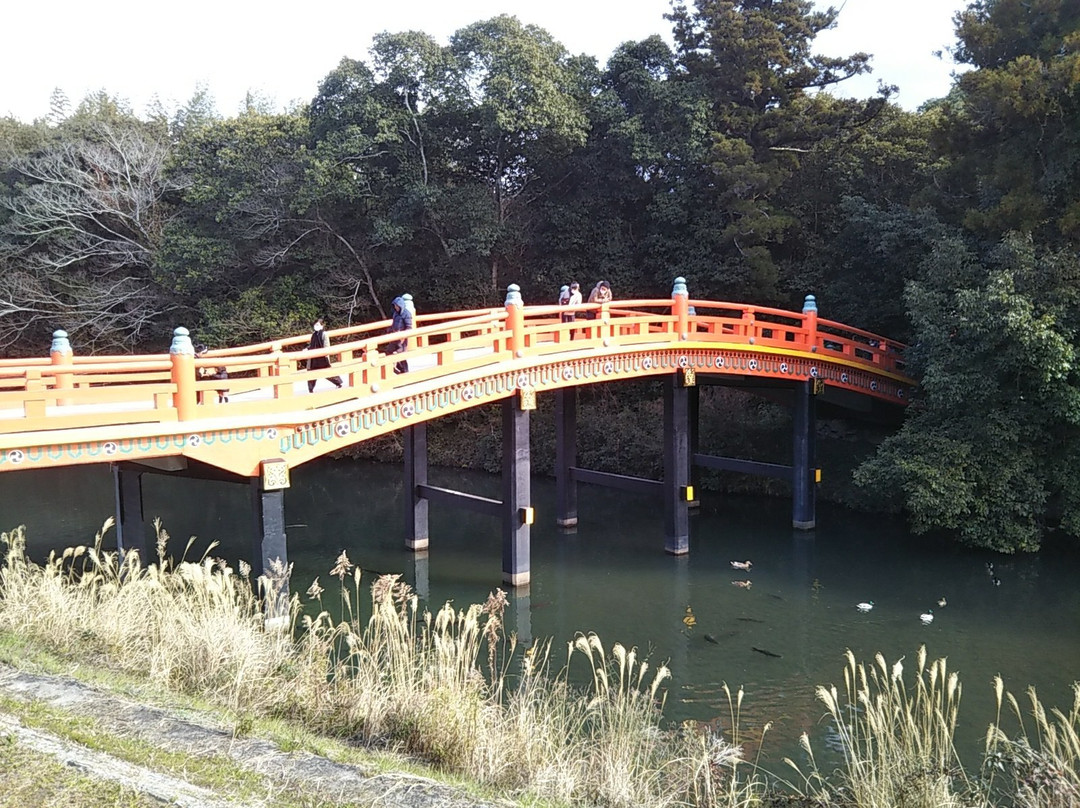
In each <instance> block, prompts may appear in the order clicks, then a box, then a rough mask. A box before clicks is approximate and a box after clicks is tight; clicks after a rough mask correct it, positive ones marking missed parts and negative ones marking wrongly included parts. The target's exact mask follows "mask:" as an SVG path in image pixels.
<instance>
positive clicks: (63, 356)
mask: <svg viewBox="0 0 1080 808" xmlns="http://www.w3.org/2000/svg"><path fill="white" fill-rule="evenodd" d="M515 294H516V292H515ZM691 312H693V313H691ZM568 313H572V314H574V315H575V316H574V318H572V319H571V320H570V321H569V322H563V318H562V315H565V314H568ZM390 323H391V321H390V320H379V321H376V322H374V323H362V324H358V325H354V326H346V327H344V328H338V329H330V330H328V332H327V334H328V336H329V337H330V338H331V339H332V340H333V341H332V342H331V343H330V344H329V345H328V347H326V348H321V349H317V350H309V349H308V348H307V344H308V341H309V336H308V335H306V334H300V335H293V336H288V337H284V338H282V339H278V340H272V341H267V342H262V343H257V344H255V345H246V346H235V347H229V348H219V349H215V350H211V351H209V352H207V354H206V355H203V356H200V357H194V356H193V355H192V354H191V353H190V351H191V347H190V342H188V343H187V346H188V347H187V351H183V350H180V351H174V352H172V353H170V354H149V355H141V356H139V355H119V356H73V355H71V354H70V353H63V352H57V351H56V348H55V347H54V352H53V353H52V355H51V356H50V357H48V358H41V357H32V358H28V359H23V360H20V359H5V360H0V411H2V412H0V416H2V417H9V418H13V419H16V420H18V419H19V417H20V416H21V418H22V419H24V420H25V422H26V423H25V424H23V425H20V426H10V427H9V431H25V430H27V429H32V428H34V429H36V428H46V426H45V424H46V423H47V424H48V428H65V427H66V426H68V425H78V418H77V417H76V416H77V412H78V411H80V410H81V411H83V412H85V411H86V407H81V408H80V407H79V406H72V405H100V404H104V403H109V404H110V405H113V406H116V407H119V408H120V409H123V410H125V411H126V412H127V413H128V414H127V415H120V416H117V421H116V423H125V422H131V421H132V420H141V421H146V420H152V419H153V417H154V416H153V412H154V411H156V412H157V413H158V415H157V416H156V417H157V418H158V419H159V420H163V421H175V420H177V419H179V420H187V419H191V418H198V417H207V416H209V415H212V414H214V413H216V414H221V415H223V414H226V413H228V412H234V411H235V412H237V413H239V412H245V413H262V414H266V413H271V412H275V411H279V410H280V409H281V406H282V402H280V401H279V400H280V399H283V398H287V397H290V396H292V395H293V394H294V385H296V384H302V383H304V382H308V383H310V382H313V381H317V380H318V379H325V378H327V377H328V376H331V375H338V376H342V377H344V378H345V379H346V380H347V384H346V387H348V389H347V390H346V391H344V392H337V391H327V392H325V393H317V394H315V396H316V397H315V398H313V399H310V402H311V403H308V401H309V400H307V399H305V404H304V405H303V406H302V407H301V409H304V408H307V407H310V406H319V405H321V404H323V403H332V402H334V401H338V400H344V398H346V397H347V398H358V397H359V398H362V397H364V396H367V395H372V394H375V393H376V392H378V393H380V394H386V393H387V392H388V391H390V390H392V389H394V388H395V387H398V386H401V385H403V384H417V383H426V382H428V381H430V380H437V379H438V378H439V377H441V376H443V375H445V374H447V373H453V372H463V371H466V370H471V369H475V368H478V367H482V366H488V365H494V364H496V363H500V362H506V361H508V360H513V359H519V358H520V359H528V358H529V357H541V356H547V355H550V354H553V353H558V352H562V351H571V352H573V353H575V354H576V353H578V352H586V354H588V352H590V351H595V350H597V349H602V350H609V349H611V348H618V347H620V346H621V347H623V348H626V349H634V347H635V346H640V345H662V344H664V343H668V344H671V343H680V344H685V345H687V346H688V347H695V346H696V347H702V346H704V347H710V346H715V345H718V344H731V345H755V346H758V347H765V348H767V349H777V350H780V351H785V352H789V353H790V352H791V351H798V352H806V353H816V354H819V355H821V356H822V357H823V358H829V359H834V360H840V361H844V362H847V363H848V364H850V365H853V366H858V365H863V366H866V367H870V368H873V369H875V370H877V371H880V372H885V373H891V374H894V375H896V376H900V377H902V376H905V375H906V374H905V372H904V371H905V366H904V362H903V348H904V346H902V345H900V344H899V343H895V342H893V341H891V340H887V339H885V338H884V337H880V336H878V335H876V334H873V333H871V332H869V331H865V330H863V329H860V328H855V327H852V326H848V325H846V324H843V323H839V322H836V321H832V320H825V319H819V318H818V316H817V311H816V306H808V307H807V309H806V310H804V311H803V312H794V311H787V310H783V309H776V308H771V307H767V306H755V305H748V304H744V303H732V302H726V301H713V300H703V299H693V300H690V299H689V297H688V295H686V294H685V287H683V293H682V294H681V295H678V294H676V295H673V297H672V298H660V299H654V298H643V299H630V300H618V301H611V302H607V303H602V304H598V303H583V304H581V305H579V306H574V307H567V306H559V305H555V304H545V305H538V306H524V305H521V304H520V299H519V298H518V299H517V300H515V301H513V303H511V301H510V300H509V299H508V302H507V305H506V306H505V307H496V308H482V309H473V310H468V311H457V312H434V313H428V314H423V315H418V316H417V317H416V318H415V326H414V328H412V329H410V330H408V331H402V332H396V333H390V332H389V327H390ZM178 333H179V331H178ZM183 333H184V334H185V335H186V331H184V332H183ZM342 340H344V341H342ZM398 340H405V341H406V346H407V348H406V350H405V351H403V352H399V353H395V354H391V355H384V354H383V353H382V352H381V351H380V347H381V346H383V345H385V344H386V343H388V342H392V341H398ZM55 345H56V343H55V342H54V346H55ZM174 347H175V343H174ZM323 356H325V357H336V358H337V362H336V363H334V364H333V365H332V367H331V369H329V370H327V369H315V370H308V369H307V360H309V359H312V358H316V357H323ZM425 358H426V359H425ZM432 358H433V359H434V362H433V363H432V362H431V359H432ZM418 360H425V361H418ZM401 361H406V362H412V363H413V364H412V365H410V372H409V374H408V377H407V378H406V377H399V376H397V375H396V374H395V373H394V366H395V364H396V363H398V362H401ZM221 367H223V368H225V370H226V372H227V374H228V378H227V379H218V378H206V377H204V376H203V375H202V374H200V373H199V371H200V370H203V369H216V368H221ZM211 375H212V374H211ZM215 390H217V391H224V392H226V393H227V394H228V395H230V396H231V397H234V398H235V396H236V395H242V394H245V393H252V392H254V391H258V390H270V393H271V398H269V399H267V398H265V396H263V397H262V398H258V400H255V399H253V398H251V397H248V398H247V399H245V400H244V401H242V402H239V406H240V409H235V406H237V405H236V404H227V403H224V402H223V403H218V401H217V396H216V395H212V394H210V392H209V391H215ZM219 407H225V408H226V409H218V408H219ZM275 407H276V408H277V409H276V410H275V409H274V408H275ZM291 409H296V407H295V406H291ZM133 412H138V413H139V414H136V415H132V414H131V413H133ZM46 417H47V418H48V421H47V422H46V421H43V420H42V419H44V418H46ZM88 417H90V418H91V420H92V421H93V422H94V423H105V420H106V416H105V415H104V414H103V413H101V412H98V413H97V414H96V415H92V416H88ZM95 419H96V420H95ZM125 419H126V420H125Z"/></svg>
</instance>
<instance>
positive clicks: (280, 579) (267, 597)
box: [250, 477, 289, 622]
mask: <svg viewBox="0 0 1080 808" xmlns="http://www.w3.org/2000/svg"><path fill="white" fill-rule="evenodd" d="M250 485H251V505H252V511H253V513H254V517H255V519H254V523H255V530H254V535H253V536H252V539H253V548H252V550H253V552H252V564H251V566H252V574H253V575H254V577H255V580H256V581H259V593H260V595H261V596H262V597H263V602H264V609H265V611H266V617H267V619H268V620H270V621H275V622H277V621H284V620H288V617H289V553H288V548H287V546H286V541H285V491H284V490H283V489H277V490H271V491H267V490H266V489H265V488H264V487H263V481H262V478H261V477H252V478H251V483H250ZM260 578H262V580H259V579H260Z"/></svg>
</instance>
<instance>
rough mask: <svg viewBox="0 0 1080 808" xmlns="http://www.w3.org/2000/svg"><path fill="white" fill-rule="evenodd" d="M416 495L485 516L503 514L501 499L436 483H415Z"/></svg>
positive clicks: (429, 500) (428, 500)
mask: <svg viewBox="0 0 1080 808" xmlns="http://www.w3.org/2000/svg"><path fill="white" fill-rule="evenodd" d="M416 496H417V497H419V498H420V499H422V500H424V501H427V502H436V503H438V504H440V505H450V506H451V507H454V508H461V509H462V510H466V511H473V512H474V513H482V514H484V515H485V516H502V514H503V504H502V501H501V500H498V499H490V498H489V497H481V496H478V495H476V494H467V493H465V492H464V491H454V490H452V489H450V488H440V487H439V486H436V485H417V486H416Z"/></svg>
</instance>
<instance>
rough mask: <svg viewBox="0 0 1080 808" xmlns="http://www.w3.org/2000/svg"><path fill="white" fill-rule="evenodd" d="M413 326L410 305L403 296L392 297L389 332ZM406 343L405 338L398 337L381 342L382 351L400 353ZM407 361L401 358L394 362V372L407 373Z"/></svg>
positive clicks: (404, 329)
mask: <svg viewBox="0 0 1080 808" xmlns="http://www.w3.org/2000/svg"><path fill="white" fill-rule="evenodd" d="M412 327H413V315H412V307H411V306H409V305H408V303H407V302H406V300H405V298H403V297H395V298H394V317H393V319H392V320H391V321H390V333H391V334H393V333H396V332H398V331H408V330H410V329H411V328H412ZM407 347H408V345H407V344H406V340H403V339H399V340H393V341H391V342H386V343H384V344H383V349H382V350H383V353H385V354H387V355H390V354H396V353H401V352H402V351H404V350H405V349H406V348H407ZM408 372H409V363H408V361H406V360H404V359H402V360H401V361H400V362H395V363H394V373H408Z"/></svg>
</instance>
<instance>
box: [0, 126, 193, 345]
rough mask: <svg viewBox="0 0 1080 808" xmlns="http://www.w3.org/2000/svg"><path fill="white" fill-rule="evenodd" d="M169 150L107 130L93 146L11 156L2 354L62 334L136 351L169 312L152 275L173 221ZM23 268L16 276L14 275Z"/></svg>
mask: <svg viewBox="0 0 1080 808" xmlns="http://www.w3.org/2000/svg"><path fill="white" fill-rule="evenodd" d="M169 149H170V146H169V144H168V142H166V141H164V140H161V139H158V138H156V137H154V136H152V135H150V134H148V133H147V132H145V131H143V130H141V129H140V128H138V127H136V126H119V125H114V124H107V123H100V124H98V125H97V126H96V127H95V128H94V130H93V132H92V138H91V139H86V140H68V141H62V142H60V143H58V144H56V145H55V146H52V147H50V148H48V149H47V150H45V151H43V152H40V153H36V154H32V155H19V156H16V155H14V154H10V155H8V159H7V160H5V162H6V163H7V164H8V166H9V168H10V169H11V170H13V171H14V172H15V174H16V176H17V178H18V180H17V185H16V193H15V194H14V195H12V196H8V197H3V198H0V207H2V208H4V209H6V210H7V211H8V212H9V213H10V216H9V217H8V221H7V222H6V223H5V226H4V228H3V236H4V238H3V239H2V242H0V264H5V265H7V266H8V267H10V269H9V270H8V271H6V272H4V273H3V275H2V277H0V346H5V347H10V346H12V345H14V344H16V343H18V342H20V341H22V340H25V339H29V338H31V336H33V338H34V339H37V338H40V332H41V331H42V330H44V329H47V328H55V327H64V328H66V329H67V330H68V331H69V332H70V333H71V334H72V336H73V337H75V338H77V339H78V340H79V341H80V342H81V343H82V344H89V345H93V346H108V347H120V346H131V345H132V344H133V343H134V342H135V341H136V340H137V339H138V337H139V335H140V334H141V333H142V332H143V331H144V330H145V328H146V327H147V325H148V324H149V323H151V322H152V321H153V320H154V318H155V317H157V316H159V315H160V314H161V313H162V312H163V311H164V310H165V309H166V306H165V305H163V304H162V303H161V302H160V299H159V298H158V297H157V296H155V295H154V294H152V290H153V282H152V279H151V270H152V267H153V261H154V255H155V251H156V249H157V247H158V246H159V245H160V243H161V237H162V230H163V228H164V226H165V223H166V221H167V219H166V216H165V213H164V204H163V198H164V195H165V194H166V193H168V192H170V191H172V190H176V189H178V186H177V184H176V183H175V182H173V181H170V180H168V179H166V176H165V171H164V167H165V161H166V159H167V157H168V155H169ZM16 267H17V269H15V268H16Z"/></svg>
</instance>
